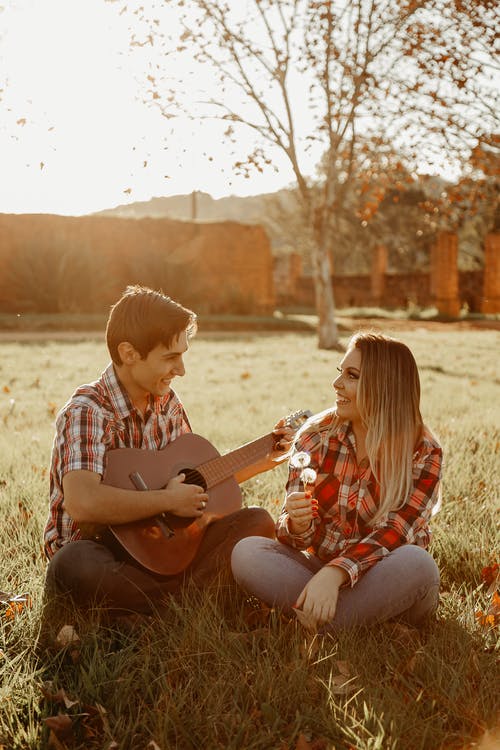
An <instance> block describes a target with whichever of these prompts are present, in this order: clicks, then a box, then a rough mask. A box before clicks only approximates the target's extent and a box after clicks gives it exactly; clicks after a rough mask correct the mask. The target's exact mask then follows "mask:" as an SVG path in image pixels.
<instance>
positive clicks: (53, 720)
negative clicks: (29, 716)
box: [43, 713, 73, 741]
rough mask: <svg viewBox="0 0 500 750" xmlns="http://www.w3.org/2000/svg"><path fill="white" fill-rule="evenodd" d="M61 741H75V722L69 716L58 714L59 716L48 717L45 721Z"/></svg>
mask: <svg viewBox="0 0 500 750" xmlns="http://www.w3.org/2000/svg"><path fill="white" fill-rule="evenodd" d="M43 722H44V724H46V725H47V726H48V727H49V729H51V730H52V731H53V732H54V734H55V735H56V737H57V739H59V740H62V741H64V740H70V741H72V740H73V722H72V720H71V717H70V716H68V715H67V714H61V713H58V714H57V716H48V717H47V718H46V719H44V720H43Z"/></svg>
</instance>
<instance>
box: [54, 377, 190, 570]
mask: <svg viewBox="0 0 500 750" xmlns="http://www.w3.org/2000/svg"><path fill="white" fill-rule="evenodd" d="M185 432H191V427H190V425H189V421H188V418H187V415H186V413H185V411H184V408H183V406H182V404H181V402H180V401H179V399H178V397H177V396H176V394H175V393H174V392H173V391H170V393H168V394H167V395H166V396H162V397H157V398H153V397H151V400H150V405H149V410H148V411H147V412H146V414H145V415H144V418H143V416H142V414H140V413H139V412H138V411H137V410H136V409H135V408H134V407H133V406H132V403H131V401H130V399H129V397H128V395H127V393H126V391H125V390H124V389H123V388H122V387H121V385H120V383H119V381H118V379H117V377H116V374H115V370H114V367H113V365H112V364H110V365H109V366H108V367H107V368H106V370H105V371H104V372H103V374H102V375H101V377H100V378H99V380H96V381H95V382H94V383H90V384H88V385H82V386H81V387H80V388H78V389H77V391H75V393H74V394H73V396H72V397H71V398H70V400H69V401H68V403H67V404H66V405H65V406H64V407H63V408H62V410H61V411H60V413H59V414H58V416H57V420H56V435H55V438H54V445H53V449H52V462H51V467H50V508H49V517H48V519H47V523H46V526H45V535H44V539H45V552H46V555H47V557H49V558H50V557H52V556H53V555H54V554H55V552H57V550H58V549H59V548H60V547H62V546H63V544H65V543H66V542H69V541H73V540H75V539H79V538H80V530H79V528H78V526H77V524H76V523H75V522H74V521H73V519H72V518H70V516H69V515H68V514H67V513H66V511H65V509H64V496H63V488H62V480H63V477H64V475H65V474H66V473H67V472H68V471H78V470H80V469H84V470H86V471H94V472H96V473H97V474H100V475H101V476H103V475H104V469H105V466H106V452H107V451H109V450H112V449H113V448H148V449H152V450H161V449H162V448H164V447H165V446H166V445H167V444H168V443H170V442H172V441H173V440H175V439H176V438H177V437H179V435H182V434H184V433H185Z"/></svg>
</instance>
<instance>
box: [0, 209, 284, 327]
mask: <svg viewBox="0 0 500 750" xmlns="http://www.w3.org/2000/svg"><path fill="white" fill-rule="evenodd" d="M272 269H273V266H272V256H271V248H270V243H269V240H268V238H267V235H266V233H265V231H264V230H263V229H262V227H260V226H250V225H245V224H239V223H237V222H214V223H207V224H201V223H200V224H198V223H192V222H183V221H173V220H169V219H137V220H135V219H118V218H111V217H101V216H83V217H67V216H55V215H49V214H21V215H13V214H0V311H19V310H25V311H29V310H30V309H31V310H33V311H34V312H37V311H38V312H65V311H78V312H100V311H102V310H106V309H108V307H109V305H110V304H112V302H114V301H115V300H116V299H117V298H118V296H119V295H120V294H121V292H122V291H123V289H124V287H125V286H126V285H127V284H134V283H143V284H147V285H149V286H153V287H155V288H160V287H161V288H163V290H164V291H165V292H166V293H167V294H171V296H173V297H174V298H176V299H178V300H179V301H180V302H182V303H184V304H185V305H188V306H192V307H193V308H194V309H195V310H196V311H197V312H200V313H201V312H234V313H239V312H241V313H244V312H268V311H271V310H273V309H274V305H275V299H274V283H273V277H272ZM40 307H42V308H43V309H40Z"/></svg>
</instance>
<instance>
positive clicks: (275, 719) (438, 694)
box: [0, 327, 500, 750]
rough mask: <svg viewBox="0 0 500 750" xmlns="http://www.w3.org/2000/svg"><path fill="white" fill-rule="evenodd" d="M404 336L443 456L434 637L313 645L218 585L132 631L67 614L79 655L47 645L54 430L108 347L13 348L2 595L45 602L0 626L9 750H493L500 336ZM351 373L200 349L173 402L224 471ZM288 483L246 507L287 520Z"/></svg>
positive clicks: (268, 350) (0, 356)
mask: <svg viewBox="0 0 500 750" xmlns="http://www.w3.org/2000/svg"><path fill="white" fill-rule="evenodd" d="M397 335H398V336H399V338H401V339H403V340H404V341H405V342H406V343H408V344H409V345H410V346H411V347H412V349H413V351H414V353H415V356H416V359H417V362H418V364H419V367H420V371H421V377H422V385H423V401H422V410H423V414H424V418H425V420H426V421H427V422H428V424H429V425H430V426H431V427H432V428H433V429H434V431H435V432H436V433H437V435H438V436H439V437H440V439H441V442H442V444H443V447H444V450H445V457H446V466H445V477H444V481H443V506H442V509H441V511H440V513H439V514H438V515H437V516H436V517H435V520H434V525H433V528H434V540H433V544H432V552H433V554H434V556H435V558H436V560H437V562H438V564H439V566H440V569H441V573H442V599H441V605H440V609H439V613H438V616H437V619H436V621H435V622H433V623H432V624H431V625H430V626H429V627H428V628H427V629H426V630H425V631H423V632H421V633H419V632H416V631H412V630H409V629H407V628H405V627H403V626H397V625H394V624H393V625H390V624H386V625H384V626H381V627H377V628H374V629H372V630H358V631H356V632H352V633H348V634H345V635H343V636H341V637H339V638H338V639H335V638H332V637H325V638H319V637H313V636H311V635H308V634H306V633H305V632H304V631H302V630H301V629H300V626H298V625H297V624H296V623H295V622H287V621H285V620H283V619H282V618H281V617H280V616H279V614H278V613H276V612H266V611H257V610H255V611H252V610H251V609H249V607H248V604H247V603H246V601H245V597H244V596H243V595H242V594H238V593H235V592H234V591H233V589H232V588H231V587H229V586H227V585H221V586H220V587H218V588H215V589H213V590H211V591H202V592H195V591H187V592H186V595H185V597H184V599H183V600H182V602H180V603H179V602H177V603H175V604H174V603H172V606H171V609H170V611H169V612H168V613H167V614H166V616H165V618H164V619H163V620H161V621H160V620H156V621H153V622H149V623H148V622H147V623H144V624H143V625H142V626H139V627H138V628H136V629H135V630H129V629H127V628H126V627H125V625H123V626H113V627H111V626H109V625H106V624H105V622H104V621H100V618H99V616H98V614H96V616H95V617H94V618H90V619H89V620H87V621H82V620H81V619H79V617H78V615H77V614H76V613H72V612H71V611H70V612H68V613H67V614H65V616H64V618H63V620H64V622H65V623H66V624H68V625H73V626H74V627H75V629H76V632H77V633H78V636H79V640H78V641H74V642H71V643H67V644H66V645H61V644H59V645H58V644H55V643H54V642H52V641H51V640H50V639H48V638H46V637H43V638H42V637H40V628H41V622H42V592H43V580H44V568H45V563H44V559H43V556H42V548H41V539H42V531H43V526H44V523H45V518H46V514H47V495H48V477H47V466H48V462H49V455H50V447H51V441H52V435H53V423H54V417H55V414H56V412H57V410H58V409H59V408H60V407H61V406H62V405H63V403H64V402H65V400H66V399H67V398H68V396H69V395H70V394H71V392H72V391H73V389H74V387H75V386H77V385H79V384H80V383H82V382H88V381H89V380H93V379H95V378H96V377H97V376H98V374H99V373H100V371H101V370H102V369H103V368H104V367H105V365H106V364H107V360H108V358H107V354H106V350H105V347H104V345H103V343H102V341H101V339H98V338H96V339H94V340H81V341H78V340H75V341H73V342H55V341H50V340H47V341H38V342H35V343H29V342H27V343H24V344H20V343H0V503H1V505H0V507H1V513H2V523H1V525H0V589H2V590H4V591H10V592H14V593H16V594H22V593H25V592H26V593H29V595H30V597H31V599H32V606H31V608H28V607H25V608H23V609H22V611H20V612H17V613H13V612H12V608H11V609H10V610H8V609H7V607H4V608H3V610H0V612H1V614H0V750H16V749H18V748H23V749H24V748H49V747H51V748H55V749H56V750H60V749H61V748H91V749H93V748H102V749H103V750H104V749H106V750H113V749H114V748H120V749H125V748H128V749H130V750H142V749H143V748H144V749H146V748H149V749H150V750H157V748H161V750H166V749H168V748H181V749H182V750H184V748H186V749H188V748H189V749H192V750H195V749H196V750H197V749H198V748H207V749H208V750H212V749H214V750H215V748H234V749H237V748H244V749H247V748H248V749H255V750H257V749H258V750H264V748H266V749H267V748H269V749H270V750H271V749H272V750H274V749H275V750H333V749H334V748H335V750H348V749H349V748H354V749H355V750H396V749H397V750H424V749H425V750H431V749H432V750H434V749H436V750H437V748H442V749H443V750H452V749H454V748H457V749H458V748H469V747H482V748H485V749H486V748H488V750H492V748H493V747H497V745H496V744H495V739H494V737H495V736H496V737H497V738H498V734H496V735H495V731H497V730H495V727H496V726H497V724H498V719H499V716H498V712H499V698H498V685H499V677H500V674H499V670H498V656H499V648H498V630H497V629H495V627H494V626H493V625H492V624H491V623H490V622H489V621H488V619H487V618H485V617H483V618H481V616H480V615H478V613H479V612H483V614H484V615H486V613H487V611H488V607H489V606H490V604H491V602H492V593H491V591H490V592H489V593H488V592H487V585H486V584H485V583H484V581H483V580H482V571H483V569H484V568H486V567H488V566H492V565H493V564H494V563H495V561H497V562H498V558H499V556H500V555H499V549H498V547H499V536H498V510H499V502H498V485H499V476H498V464H499V451H500V377H499V373H498V351H499V349H500V333H499V332H498V331H489V330H481V331H459V330H449V331H448V330H446V329H445V328H444V327H439V328H438V329H437V330H436V331H434V330H430V329H429V328H424V327H422V328H421V329H418V328H417V329H414V330H411V331H408V332H402V331H398V334H397ZM339 359H340V356H339V355H338V353H334V352H325V351H318V350H317V349H316V341H315V337H314V335H313V334H308V333H285V332H283V333H279V334H267V335H263V336H259V335H253V334H243V333H242V334H238V335H233V336H231V335H226V336H219V337H215V336H214V337H209V336H206V337H203V336H201V335H199V336H198V337H197V338H196V339H195V340H194V341H193V343H192V347H191V350H190V352H189V354H188V356H187V360H186V365H187V368H188V373H187V375H186V376H185V377H184V378H183V379H182V380H179V381H178V383H177V385H176V390H177V391H178V393H179V394H180V396H181V397H182V399H183V401H184V403H185V405H186V407H187V410H188V412H189V414H190V417H191V421H192V426H193V429H194V430H195V432H198V433H200V434H202V435H204V436H205V437H207V438H208V439H209V440H211V442H213V443H214V444H215V445H216V447H217V448H218V449H219V450H220V452H225V451H227V450H229V449H231V448H233V447H235V446H237V445H239V444H241V443H243V442H245V441H247V440H249V439H251V438H253V437H256V436H258V435H260V434H263V433H264V432H267V431H269V430H270V429H271V427H272V425H273V423H274V422H275V421H276V420H277V419H278V418H279V417H280V416H282V415H283V414H288V413H289V412H291V411H294V410H296V409H300V408H309V409H311V410H313V411H319V410H321V409H323V408H325V407H327V406H328V405H330V404H331V402H332V390H331V382H332V379H333V376H334V370H335V367H336V365H337V364H338V360H339ZM284 478H285V468H284V467H280V468H278V469H276V470H275V471H274V472H272V473H268V474H265V475H261V476H260V477H258V478H255V479H254V480H251V481H250V482H248V483H246V485H244V487H243V489H244V499H245V502H247V503H259V504H263V505H264V506H265V507H267V508H268V509H269V510H270V511H271V513H272V514H273V515H276V513H277V511H278V507H279V504H280V502H281V496H282V488H283V483H284ZM492 619H493V618H490V620H492ZM480 743H482V744H480ZM488 743H489V744H488Z"/></svg>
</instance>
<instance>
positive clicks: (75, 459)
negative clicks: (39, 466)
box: [57, 406, 106, 480]
mask: <svg viewBox="0 0 500 750" xmlns="http://www.w3.org/2000/svg"><path fill="white" fill-rule="evenodd" d="M59 420H60V421H59ZM59 420H58V421H59V424H58V425H57V435H58V438H59V445H60V451H59V456H60V464H59V475H60V479H61V480H62V478H63V477H64V475H65V474H67V473H68V472H69V471H79V470H82V469H83V470H86V471H93V472H95V473H96V474H100V475H101V476H103V474H104V466H105V453H106V427H105V425H106V420H105V418H104V416H103V413H102V411H101V412H100V411H98V410H96V409H92V408H90V407H84V406H81V407H72V408H71V409H68V410H67V411H65V412H64V413H63V414H61V416H60V418H59Z"/></svg>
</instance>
